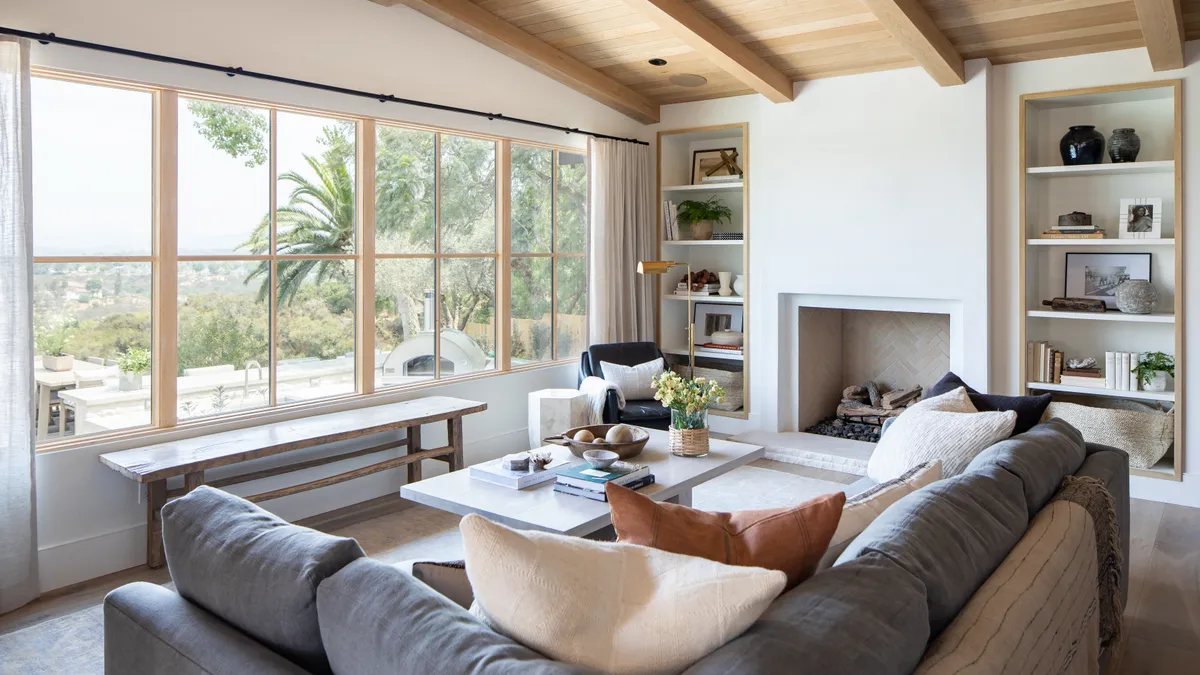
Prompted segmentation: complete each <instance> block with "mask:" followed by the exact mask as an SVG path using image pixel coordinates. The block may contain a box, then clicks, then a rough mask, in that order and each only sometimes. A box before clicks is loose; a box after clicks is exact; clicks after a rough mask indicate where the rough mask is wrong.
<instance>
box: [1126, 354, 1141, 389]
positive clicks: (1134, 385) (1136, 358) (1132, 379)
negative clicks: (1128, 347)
mask: <svg viewBox="0 0 1200 675" xmlns="http://www.w3.org/2000/svg"><path fill="white" fill-rule="evenodd" d="M1141 360H1142V359H1141V355H1140V354H1138V353H1137V352H1129V371H1130V372H1129V390H1130V391H1138V390H1139V389H1141V388H1142V382H1141V380H1139V379H1138V376H1137V373H1136V372H1134V371H1136V370H1137V366H1138V364H1139V363H1141Z"/></svg>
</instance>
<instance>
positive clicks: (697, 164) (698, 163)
mask: <svg viewBox="0 0 1200 675" xmlns="http://www.w3.org/2000/svg"><path fill="white" fill-rule="evenodd" d="M1103 140H1104V139H1103V137H1101V142H1103ZM737 159H738V150H737V148H716V149H713V150H696V151H694V152H692V185H701V184H703V183H712V182H718V183H720V182H726V181H730V180H736V179H737V178H741V177H742V168H741V167H740V166H738V163H737Z"/></svg>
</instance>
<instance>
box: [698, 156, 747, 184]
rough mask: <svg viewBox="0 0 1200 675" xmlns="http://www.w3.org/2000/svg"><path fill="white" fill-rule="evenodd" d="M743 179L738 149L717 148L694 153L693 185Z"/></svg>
mask: <svg viewBox="0 0 1200 675" xmlns="http://www.w3.org/2000/svg"><path fill="white" fill-rule="evenodd" d="M741 177H742V168H741V167H740V166H738V150H737V148H715V149H713V150H696V151H693V152H692V185H700V184H701V183H726V182H730V181H733V182H736V181H737V180H739V179H741Z"/></svg>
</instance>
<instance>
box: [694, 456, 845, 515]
mask: <svg viewBox="0 0 1200 675" xmlns="http://www.w3.org/2000/svg"><path fill="white" fill-rule="evenodd" d="M846 489H847V486H846V485H844V484H842V483H835V482H833V481H825V480H818V479H816V478H807V477H805V476H797V475H795V474H791V473H785V472H783V471H773V470H771V469H762V468H759V467H756V466H743V467H739V468H737V469H734V470H733V471H730V472H729V473H727V474H725V475H723V476H718V477H717V478H714V479H712V480H710V481H708V482H707V483H702V484H700V485H699V486H697V487H696V488H695V489H693V490H692V507H693V508H697V509H700V510H701V511H723V512H729V511H756V510H759V509H779V508H785V507H788V506H795V505H797V504H799V503H800V502H803V501H807V500H809V499H812V498H813V497H818V496H820V495H827V494H832V493H834V492H845V491H846Z"/></svg>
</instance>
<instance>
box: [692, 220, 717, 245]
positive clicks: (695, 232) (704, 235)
mask: <svg viewBox="0 0 1200 675" xmlns="http://www.w3.org/2000/svg"><path fill="white" fill-rule="evenodd" d="M712 230H713V228H712V221H711V220H702V221H700V222H698V223H692V239H695V240H697V241H700V240H704V239H712Z"/></svg>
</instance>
